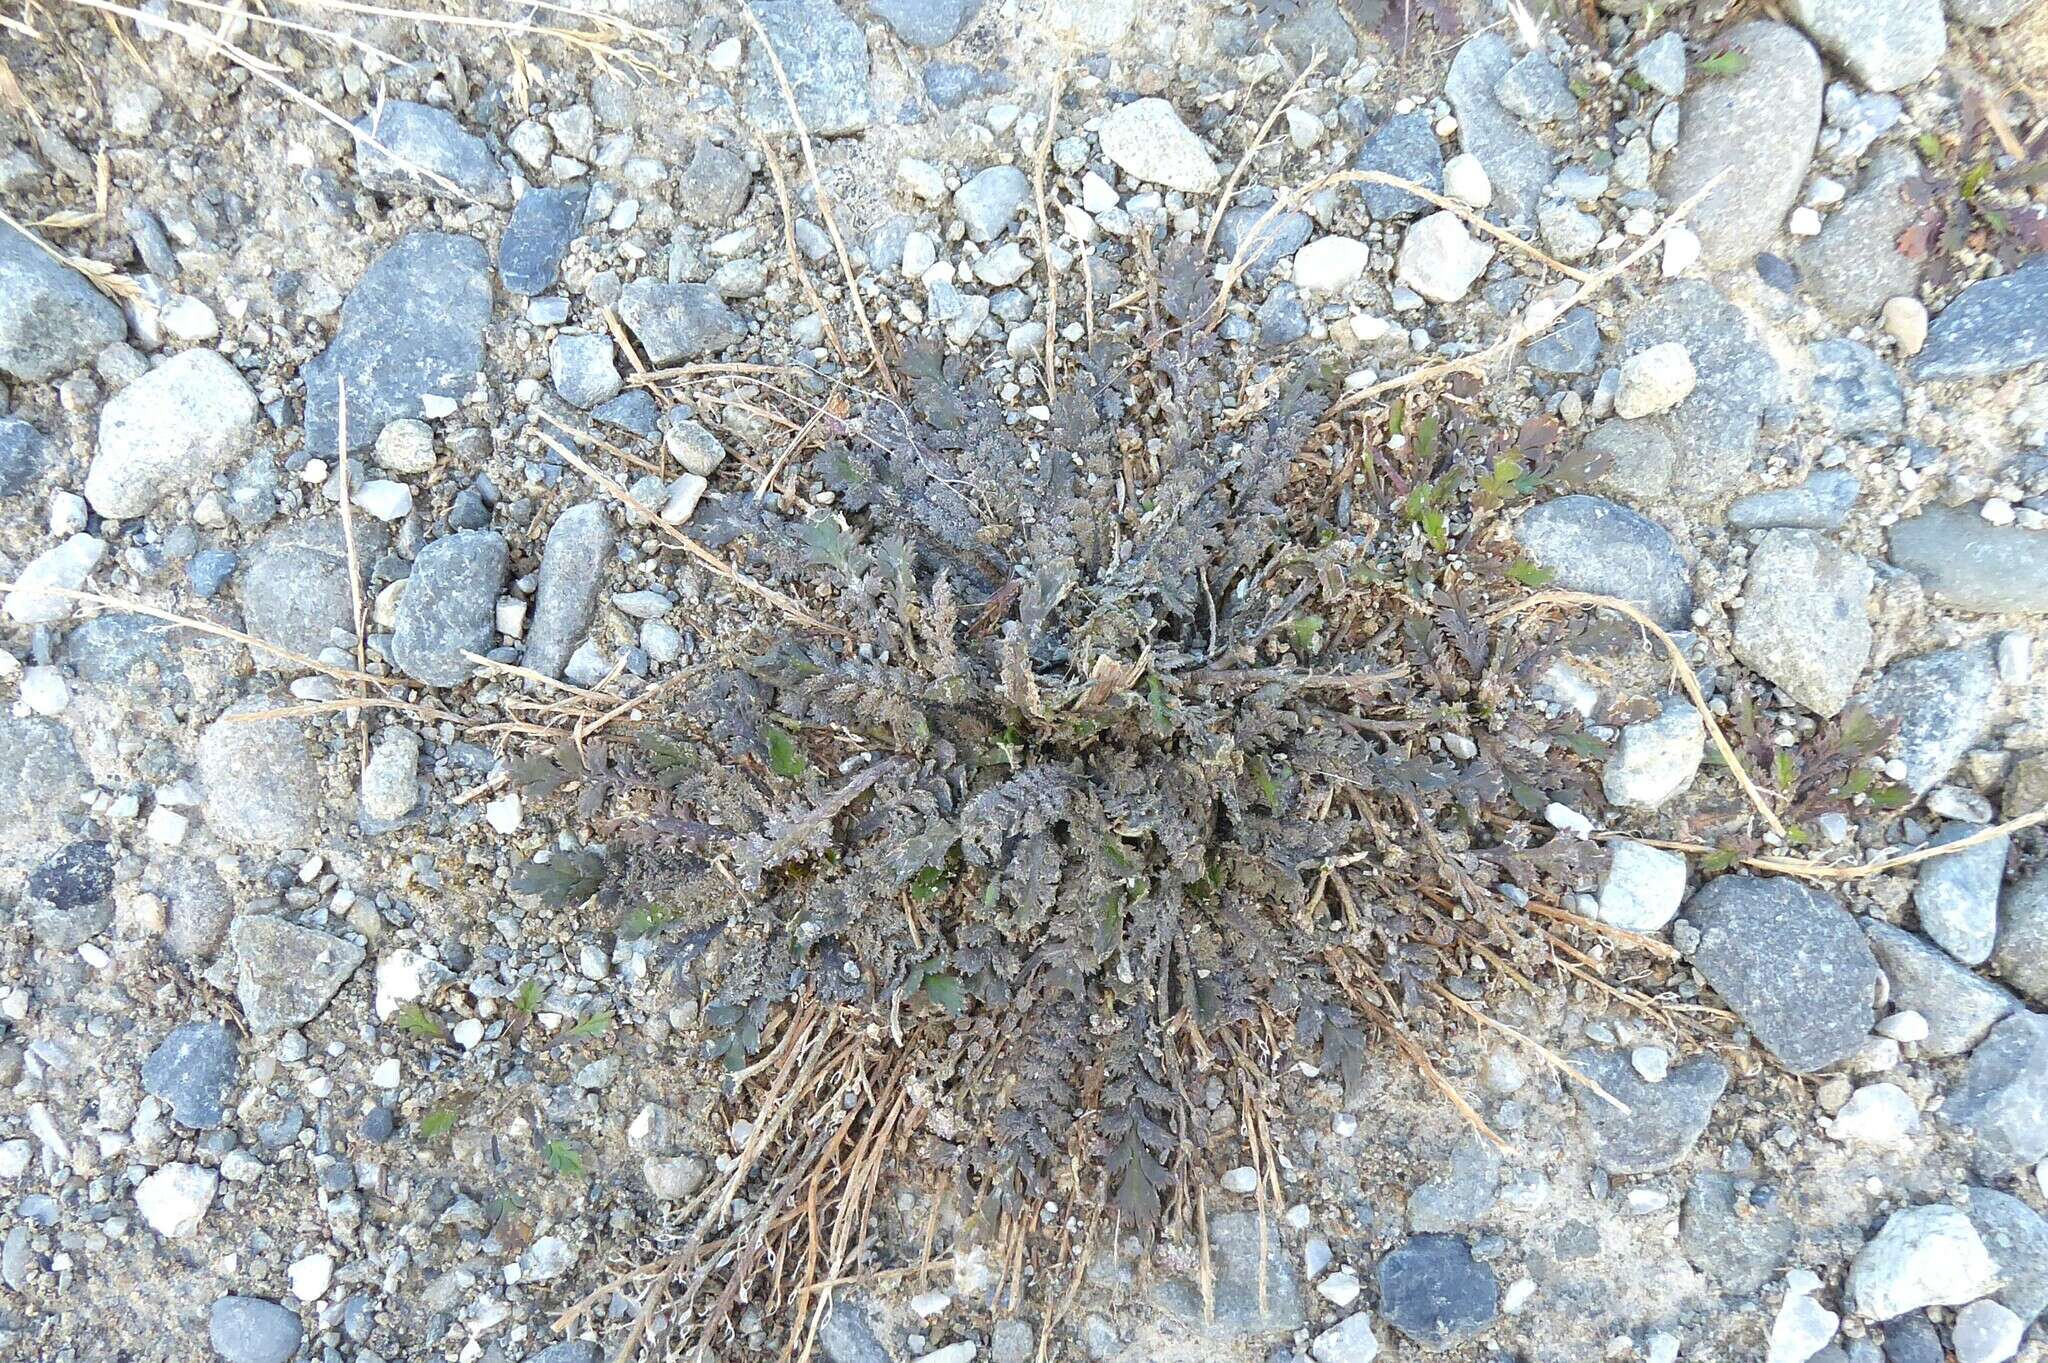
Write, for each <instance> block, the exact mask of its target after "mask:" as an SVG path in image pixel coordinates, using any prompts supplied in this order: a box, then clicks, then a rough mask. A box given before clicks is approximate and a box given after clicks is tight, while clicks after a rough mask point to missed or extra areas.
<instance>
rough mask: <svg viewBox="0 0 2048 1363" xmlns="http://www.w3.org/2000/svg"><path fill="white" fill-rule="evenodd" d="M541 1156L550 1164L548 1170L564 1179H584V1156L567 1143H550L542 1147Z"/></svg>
mask: <svg viewBox="0 0 2048 1363" xmlns="http://www.w3.org/2000/svg"><path fill="white" fill-rule="evenodd" d="M541 1156H542V1158H544V1159H546V1160H547V1162H548V1168H550V1169H552V1170H554V1171H555V1172H556V1173H558V1174H560V1175H561V1176H562V1177H563V1178H582V1177H583V1174H584V1169H583V1155H582V1153H581V1152H579V1151H578V1150H577V1149H576V1147H575V1146H573V1145H571V1144H569V1142H567V1141H549V1142H548V1143H547V1144H546V1145H544V1146H542V1147H541Z"/></svg>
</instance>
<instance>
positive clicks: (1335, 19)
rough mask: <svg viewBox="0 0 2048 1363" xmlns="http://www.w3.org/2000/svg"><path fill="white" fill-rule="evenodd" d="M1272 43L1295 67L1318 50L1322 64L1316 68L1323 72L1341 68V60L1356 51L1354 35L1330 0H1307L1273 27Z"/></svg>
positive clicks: (1303, 62)
mask: <svg viewBox="0 0 2048 1363" xmlns="http://www.w3.org/2000/svg"><path fill="white" fill-rule="evenodd" d="M1273 46H1274V48H1275V49H1276V50H1277V51H1278V52H1279V53H1280V55H1281V56H1283V57H1285V58H1287V60H1288V62H1289V64H1290V65H1291V66H1292V67H1293V69H1294V70H1295V71H1300V70H1302V69H1303V68H1305V67H1306V66H1307V65H1308V64H1309V63H1310V62H1311V61H1314V60H1315V58H1316V55H1317V54H1318V53H1320V54H1321V55H1322V59H1323V64H1322V65H1321V66H1319V67H1317V68H1316V69H1317V71H1319V72H1321V73H1323V74H1326V75H1327V74H1329V73H1331V72H1335V71H1341V70H1343V69H1344V63H1346V62H1348V61H1350V60H1351V59H1352V58H1353V57H1356V56H1357V55H1358V35H1357V34H1355V33H1353V32H1352V31H1351V25H1350V24H1348V23H1346V22H1345V20H1344V14H1343V11H1342V10H1340V9H1339V8H1338V7H1337V5H1336V4H1335V2H1334V0H1309V3H1307V4H1305V5H1301V6H1299V7H1298V8H1296V9H1295V11H1294V13H1292V14H1290V15H1288V17H1287V18H1286V19H1284V20H1282V21H1281V23H1280V25H1279V26H1278V27H1277V28H1275V29H1274V30H1273Z"/></svg>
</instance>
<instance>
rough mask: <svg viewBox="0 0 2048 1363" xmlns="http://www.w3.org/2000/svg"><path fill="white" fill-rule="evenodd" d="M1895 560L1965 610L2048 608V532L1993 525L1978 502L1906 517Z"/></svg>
mask: <svg viewBox="0 0 2048 1363" xmlns="http://www.w3.org/2000/svg"><path fill="white" fill-rule="evenodd" d="M1891 560H1892V563H1893V564H1895V565H1896V566H1898V567H1900V568H1905V569H1907V570H1909V571H1911V572H1912V573H1914V574H1916V575H1917V576H1918V577H1919V578H1920V580H1921V581H1922V582H1924V583H1926V585H1927V590H1928V591H1929V593H1931V594H1932V595H1933V596H1935V597H1936V598H1938V599H1939V600H1942V601H1947V602H1949V603H1950V604H1952V605H1957V606H1961V607H1962V608H1963V609H1964V610H1971V611H1983V612H1986V613H1992V612H2003V611H2022V612H2025V613H2027V614H2030V615H2040V614H2044V613H2048V533H2043V532H2042V531H2039V530H2027V529H2024V528H2022V527H2020V526H2017V525H1993V524H1992V523H1991V522H1990V521H1987V520H1985V519H1984V518H1983V517H1982V516H1981V515H1979V514H1978V513H1977V508H1976V507H1974V506H1930V507H1928V508H1926V509H1925V510H1923V511H1922V512H1920V514H1919V515H1917V516H1911V517H1908V518H1907V519H1905V520H1902V521H1900V522H1899V523H1898V524H1897V525H1895V526H1893V527H1892V530H1891Z"/></svg>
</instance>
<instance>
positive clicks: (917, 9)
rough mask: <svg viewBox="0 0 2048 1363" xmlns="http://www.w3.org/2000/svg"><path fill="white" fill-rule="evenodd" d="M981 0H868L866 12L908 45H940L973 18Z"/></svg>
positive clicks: (949, 39) (951, 37) (948, 40)
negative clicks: (885, 25)
mask: <svg viewBox="0 0 2048 1363" xmlns="http://www.w3.org/2000/svg"><path fill="white" fill-rule="evenodd" d="M980 8H981V0H868V12H869V13H870V14H872V15H874V16H875V17H876V18H877V19H880V20H881V21H882V22H883V23H885V24H887V25H888V26H889V31H890V32H892V33H894V34H895V35H896V36H897V37H898V38H901V39H902V40H903V41H904V42H906V43H909V44H910V45H911V46H912V47H924V48H932V47H944V46H945V45H946V44H947V43H950V42H952V41H953V39H954V38H956V37H957V36H959V33H960V30H961V29H963V28H966V27H967V25H968V24H969V23H970V22H971V21H972V20H973V18H974V15H975V11H977V10H979V9H980Z"/></svg>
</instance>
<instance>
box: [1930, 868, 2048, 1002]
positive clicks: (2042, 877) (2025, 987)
mask: <svg viewBox="0 0 2048 1363" xmlns="http://www.w3.org/2000/svg"><path fill="white" fill-rule="evenodd" d="M1997 841H1998V843H2004V842H2005V841H2006V840H2005V839H2003V838H2000V839H1998V840H1997ZM1961 855H1965V856H1967V855H1968V853H1962V854H1961ZM2004 859H2005V858H2004V854H2003V849H2002V848H2001V850H2000V856H1999V861H2000V863H2001V864H2002V863H2003V862H2004ZM1937 864H1939V863H1937ZM2000 917H2001V918H2002V919H2003V920H2004V926H2003V929H2002V931H2001V932H2000V933H1999V937H1998V950H1997V952H1996V954H1994V955H1993V956H1992V958H1991V969H1992V971H1993V973H1995V974H1996V975H1997V976H1998V978H2000V979H2001V980H2004V981H2005V982H2006V983H2007V984H2009V985H2011V986H2012V987H2013V988H2014V989H2017V990H2019V991H2020V993H2022V994H2024V995H2026V996H2027V997H2028V998H2029V999H2031V1000H2033V1001H2034V1002H2035V1003H2038V1004H2042V1005H2044V1006H2048V866H2036V867H2035V868H2034V869H2033V870H2032V871H2031V872H2029V873H2028V874H2027V875H2025V876H2023V877H2021V878H2020V879H2019V880H2017V881H2015V882H2014V883H2013V887H2012V889H2010V890H2008V891H2007V892H2006V895H2005V902H2004V904H2003V905H2002V906H2001V911H2000ZM1971 964H1972V965H1975V964H1976V962H1974V961H1973V962H1971Z"/></svg>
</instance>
